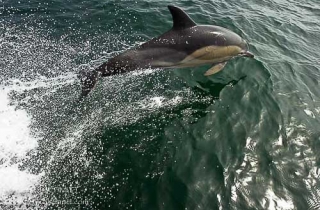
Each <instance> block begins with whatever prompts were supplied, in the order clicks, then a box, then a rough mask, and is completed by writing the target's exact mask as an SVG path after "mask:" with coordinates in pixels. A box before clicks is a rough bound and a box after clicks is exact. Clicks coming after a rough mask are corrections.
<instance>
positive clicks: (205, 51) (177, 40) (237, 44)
mask: <svg viewBox="0 0 320 210" xmlns="http://www.w3.org/2000/svg"><path fill="white" fill-rule="evenodd" d="M168 8H169V11H170V12H171V15H172V19H173V27H172V28H171V29H170V30H169V31H167V32H165V33H164V34H162V35H160V36H159V37H156V38H153V39H151V40H150V41H148V42H146V43H144V44H142V45H140V46H137V47H135V48H133V49H129V50H127V51H125V52H123V53H121V54H119V55H117V56H115V57H113V58H111V59H109V60H108V61H107V62H105V63H103V64H101V65H100V66H99V67H97V68H96V69H95V70H93V71H89V72H80V81H81V84H82V93H81V97H84V96H87V95H88V94H89V93H90V91H91V90H92V88H93V87H94V86H95V84H96V83H97V80H98V78H99V77H107V76H112V75H116V74H121V73H125V72H129V71H133V70H137V69H146V68H185V67H195V66H200V65H206V64H212V67H211V68H210V69H209V70H208V71H206V73H205V76H210V75H212V74H215V73H217V72H219V71H221V70H222V69H223V68H224V66H225V65H226V63H227V61H229V60H230V59H231V58H233V57H237V56H245V57H251V58H253V57H254V55H253V54H252V53H250V52H249V51H248V44H247V42H246V41H245V40H244V39H242V38H241V37H240V36H239V35H237V34H236V33H234V32H232V31H230V30H228V29H226V28H223V27H220V26H214V25H197V24H196V23H195V21H194V20H192V19H191V18H190V17H189V15H188V14H187V13H185V12H184V11H183V10H182V9H180V8H178V7H176V6H170V5H169V6H168Z"/></svg>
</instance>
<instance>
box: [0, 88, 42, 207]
mask: <svg viewBox="0 0 320 210" xmlns="http://www.w3.org/2000/svg"><path fill="white" fill-rule="evenodd" d="M1 89H2V90H1ZM1 89H0V134H1V135H0V160H1V162H0V164H1V165H0V180H1V181H0V201H2V202H4V203H6V197H8V196H9V195H10V194H13V193H14V195H15V197H16V198H15V199H16V200H15V203H17V202H19V201H21V202H22V200H23V198H24V197H25V196H29V195H28V194H31V188H32V187H33V186H35V185H36V184H37V183H38V181H39V179H40V177H41V175H33V174H30V173H29V172H27V171H21V170H19V168H18V165H19V163H20V162H21V161H22V160H23V158H24V157H25V156H26V155H27V152H28V151H30V150H31V149H34V148H36V147H37V145H38V144H37V140H36V139H35V138H33V137H32V136H31V135H30V130H29V125H30V120H31V118H30V116H29V115H28V114H27V112H26V111H24V110H16V109H15V107H13V106H10V105H9V98H8V93H9V91H10V90H8V89H7V88H3V87H2V88H1ZM12 160H14V161H12ZM8 202H9V201H8Z"/></svg>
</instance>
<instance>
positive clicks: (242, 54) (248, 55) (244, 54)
mask: <svg viewBox="0 0 320 210" xmlns="http://www.w3.org/2000/svg"><path fill="white" fill-rule="evenodd" d="M239 55H240V56H244V57H248V58H254V55H253V54H252V53H251V52H249V51H242V52H240V53H239Z"/></svg>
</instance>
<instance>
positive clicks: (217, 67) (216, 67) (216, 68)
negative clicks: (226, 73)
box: [204, 62, 227, 76]
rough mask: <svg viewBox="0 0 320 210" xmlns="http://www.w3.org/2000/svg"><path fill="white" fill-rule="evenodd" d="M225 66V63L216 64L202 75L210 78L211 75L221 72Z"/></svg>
mask: <svg viewBox="0 0 320 210" xmlns="http://www.w3.org/2000/svg"><path fill="white" fill-rule="evenodd" d="M226 64H227V62H223V63H218V64H217V65H214V66H212V67H211V68H210V69H209V70H208V71H206V73H204V75H205V76H210V75H212V74H215V73H218V72H219V71H221V70H222V69H223V68H224V66H225V65H226Z"/></svg>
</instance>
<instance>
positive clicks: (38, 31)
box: [0, 0, 320, 210]
mask: <svg viewBox="0 0 320 210" xmlns="http://www.w3.org/2000/svg"><path fill="white" fill-rule="evenodd" d="M168 4H173V5H176V6H180V7H181V8H184V9H185V10H186V11H187V12H188V13H189V14H190V16H191V17H192V18H193V19H194V20H195V21H196V22H197V23H199V24H212V25H219V26H222V27H225V28H228V29H230V30H232V31H234V32H236V33H238V34H239V35H241V36H242V37H243V38H245V39H246V40H247V41H248V43H249V47H250V51H252V52H253V53H254V54H255V55H256V57H255V59H249V58H237V59H233V60H232V61H231V62H229V63H228V64H227V66H226V67H225V68H224V70H223V71H222V72H220V73H218V74H215V75H212V76H210V77H205V76H204V75H203V74H204V72H205V71H206V70H207V69H208V67H206V66H205V67H199V68H193V69H176V70H162V69H157V70H148V69H147V70H143V71H138V72H132V73H129V74H124V75H118V76H113V77H108V78H103V79H102V80H101V81H99V84H98V85H97V87H96V88H95V90H94V91H93V92H92V94H91V95H90V97H88V98H87V100H86V101H84V103H83V104H78V103H77V98H78V96H79V93H80V85H79V81H78V79H77V74H78V72H79V71H80V70H81V69H85V70H90V69H94V68H95V67H97V66H98V65H99V64H101V63H102V62H104V61H106V60H108V59H109V58H111V57H112V56H114V55H116V54H118V53H119V52H122V51H124V50H125V49H128V48H131V47H134V46H136V45H138V44H140V43H142V42H144V41H147V40H149V39H150V38H152V37H154V36H158V35H160V34H162V33H163V32H165V31H167V30H169V29H170V28H171V25H172V22H171V15H170V13H169V11H168V9H167V7H166V6H167V5H168ZM0 17H1V18H0V93H1V94H6V96H7V98H8V104H7V106H8V107H12V108H13V109H14V110H15V112H14V113H18V112H19V111H21V112H22V111H23V112H24V113H26V115H27V116H28V118H27V119H28V122H25V124H26V126H27V128H28V132H27V133H28V135H30V136H31V137H30V138H33V139H35V141H36V142H37V145H36V146H34V147H32V148H29V149H26V152H25V153H21V152H19V151H20V150H19V148H20V147H19V148H18V147H17V148H16V147H15V146H14V147H11V149H12V150H14V151H16V153H14V154H13V155H12V152H11V153H10V154H9V153H8V154H9V155H8V154H7V153H6V150H5V149H3V148H4V147H3V145H4V144H5V141H8V139H9V137H7V139H6V138H5V137H0V177H1V173H2V172H3V171H8V170H9V168H10V167H11V168H12V167H13V166H18V169H19V171H20V172H21V173H23V174H24V176H27V175H28V177H29V176H32V177H37V181H36V182H34V183H33V184H31V187H30V189H29V188H26V189H22V190H21V189H20V191H19V190H16V189H15V188H13V187H12V188H10V186H11V185H10V186H9V187H8V189H9V190H6V191H3V192H4V193H2V194H1V192H2V191H0V209H17V208H18V207H19V206H20V207H21V208H23V209H37V208H38V209H146V210H153V209H163V210H170V209H174V210H179V209H188V210H192V209H199V210H200V209H201V210H202V209H204V210H206V209H208V210H211V209H213V210H215V209H217V210H218V209H223V210H229V209H231V210H232V209H235V210H236V209H241V210H242V209H243V210H246V209H250V210H251V209H252V210H253V209H279V210H280V209H281V210H287V209H290V210H291V209H298V210H300V209H301V210H306V209H319V208H320V201H319V199H320V181H319V178H320V171H319V166H320V152H319V151H320V132H319V128H320V121H319V117H320V91H319V79H320V60H319V58H320V51H319V49H320V41H319V38H320V2H318V1H317V0H308V1H301V2H300V1H293V0H269V1H267V0H246V1H238V0H227V1H215V0H214V1H198V0H193V1H189V0H188V1H152V0H147V1H108V0H105V1H102V0H101V1H97V0H94V1H75V0H68V1H62V0H53V1H36V0H31V1H16V0H2V1H0ZM1 91H2V92H1ZM1 94H0V97H1ZM0 108H1V104H0ZM8 109H9V108H3V109H2V110H1V109H0V114H1V111H2V113H9V112H8V111H7V110H8ZM1 116H4V115H0V117H1ZM5 116H7V118H8V119H10V118H11V117H12V118H13V117H14V116H13V115H9V114H8V115H5ZM7 118H6V119H7ZM0 120H1V119H0ZM2 120H5V119H2ZM18 122H19V123H24V121H23V122H22V121H20V120H18ZM18 132H19V129H16V130H13V133H18ZM25 135H27V134H24V136H25ZM28 141H29V140H28V139H27V140H25V143H26V145H28ZM3 154H7V156H4V155H3ZM20 172H19V173H20ZM2 174H6V173H2ZM16 176H18V175H17V173H13V175H12V180H16V178H15V177H16ZM9 180H10V178H9ZM17 180H19V179H17ZM22 180H23V179H22ZM0 182H1V181H0ZM19 182H20V183H21V185H22V186H24V185H23V182H24V181H19ZM0 186H1V185H0Z"/></svg>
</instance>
